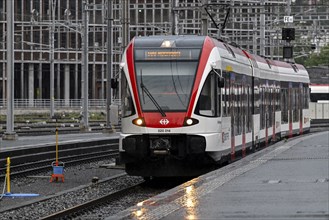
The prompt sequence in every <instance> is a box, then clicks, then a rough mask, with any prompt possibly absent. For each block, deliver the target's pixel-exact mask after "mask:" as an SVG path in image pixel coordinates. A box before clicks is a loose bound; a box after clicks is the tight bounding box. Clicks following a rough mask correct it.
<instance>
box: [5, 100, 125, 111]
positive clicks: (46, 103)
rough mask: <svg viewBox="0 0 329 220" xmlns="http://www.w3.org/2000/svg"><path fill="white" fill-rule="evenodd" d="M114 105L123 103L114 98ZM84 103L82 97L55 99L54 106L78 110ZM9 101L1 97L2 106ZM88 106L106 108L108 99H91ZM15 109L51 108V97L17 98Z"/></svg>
mask: <svg viewBox="0 0 329 220" xmlns="http://www.w3.org/2000/svg"><path fill="white" fill-rule="evenodd" d="M111 103H112V104H113V105H118V106H120V105H121V100H120V99H114V100H112V101H111ZM82 105H83V100H81V99H55V100H54V107H55V109H56V108H57V109H58V108H64V109H72V110H78V109H81V108H82ZM6 106H7V101H6V99H0V108H6ZM88 106H89V107H90V108H91V109H93V108H98V109H99V108H104V109H106V99H89V100H88ZM14 108H15V109H28V110H33V109H49V108H50V100H49V99H15V100H14Z"/></svg>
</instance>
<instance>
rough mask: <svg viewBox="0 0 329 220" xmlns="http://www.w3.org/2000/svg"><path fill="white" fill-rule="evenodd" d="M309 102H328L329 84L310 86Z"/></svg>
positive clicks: (312, 84) (313, 84)
mask: <svg viewBox="0 0 329 220" xmlns="http://www.w3.org/2000/svg"><path fill="white" fill-rule="evenodd" d="M310 89H311V96H310V100H311V102H320V103H321V102H329V84H316V83H311V84H310Z"/></svg>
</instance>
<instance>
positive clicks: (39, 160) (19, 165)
mask: <svg viewBox="0 0 329 220" xmlns="http://www.w3.org/2000/svg"><path fill="white" fill-rule="evenodd" d="M58 148H59V157H60V161H61V162H64V164H65V167H67V166H71V165H76V164H79V163H86V162H90V161H97V160H102V159H105V158H115V157H117V156H118V139H112V140H103V141H91V142H84V143H79V144H63V145H60V146H58ZM1 154H2V158H0V179H2V178H4V177H5V174H6V158H7V157H10V160H11V165H10V170H11V173H10V175H11V177H17V176H26V175H31V174H36V173H39V172H42V171H44V170H49V169H50V168H51V163H52V162H53V161H55V155H56V153H55V147H54V146H42V147H31V148H29V149H17V150H12V151H7V152H6V151H5V152H2V153H1Z"/></svg>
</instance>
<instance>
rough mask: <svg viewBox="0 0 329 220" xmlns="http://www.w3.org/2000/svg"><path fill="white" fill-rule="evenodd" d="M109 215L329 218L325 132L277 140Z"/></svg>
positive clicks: (328, 144) (328, 150)
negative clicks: (234, 160)
mask: <svg viewBox="0 0 329 220" xmlns="http://www.w3.org/2000/svg"><path fill="white" fill-rule="evenodd" d="M110 219H111V220H112V219H115V220H117V219H145V220H147V219H150V220H151V219H152V220H155V219H165V220H169V219H170V220H173V219H216V220H217V219H220V220H221V219H228V220H238V219H243V220H246V219H247V220H251V219H253V220H254V219H256V220H258V219H259V220H261V219H262V220H289V219H293V220H296V219H303V220H306V219H310V220H322V219H323V220H328V219H329V131H325V132H320V133H312V134H307V135H303V136H300V137H295V138H291V139H288V140H287V141H281V142H278V143H276V144H274V145H272V146H269V147H267V148H265V149H263V150H261V151H259V152H256V153H254V154H251V155H249V156H247V157H245V158H243V159H241V160H239V161H237V162H235V163H232V164H229V165H227V166H225V167H223V168H221V169H218V170H216V171H213V172H210V173H208V174H205V175H203V176H200V177H198V178H195V179H193V180H191V181H189V182H187V183H184V184H183V185H180V186H178V187H175V188H173V189H171V190H169V191H166V192H164V193H162V194H159V195H157V196H155V197H152V198H150V199H148V200H146V201H144V202H141V203H139V204H136V206H133V207H131V208H129V209H127V210H124V211H122V212H120V213H118V214H117V215H115V216H112V217H109V218H107V220H110Z"/></svg>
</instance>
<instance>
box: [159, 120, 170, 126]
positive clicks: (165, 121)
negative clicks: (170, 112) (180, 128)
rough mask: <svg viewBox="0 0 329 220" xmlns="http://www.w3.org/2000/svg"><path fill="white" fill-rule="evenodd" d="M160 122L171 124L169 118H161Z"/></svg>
mask: <svg viewBox="0 0 329 220" xmlns="http://www.w3.org/2000/svg"><path fill="white" fill-rule="evenodd" d="M160 124H162V125H167V124H169V120H168V119H166V118H165V119H161V120H160Z"/></svg>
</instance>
